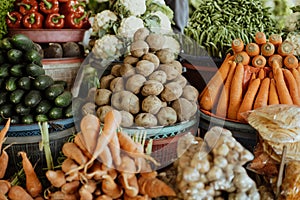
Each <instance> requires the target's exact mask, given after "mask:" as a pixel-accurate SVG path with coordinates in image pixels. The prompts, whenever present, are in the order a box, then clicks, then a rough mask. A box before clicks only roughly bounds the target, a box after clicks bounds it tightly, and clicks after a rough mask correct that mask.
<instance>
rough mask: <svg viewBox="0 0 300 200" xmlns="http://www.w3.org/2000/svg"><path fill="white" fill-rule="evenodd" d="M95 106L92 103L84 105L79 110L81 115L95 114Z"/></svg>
mask: <svg viewBox="0 0 300 200" xmlns="http://www.w3.org/2000/svg"><path fill="white" fill-rule="evenodd" d="M95 110H96V105H95V103H92V102H87V103H85V104H84V105H83V106H82V108H81V113H82V115H87V114H95Z"/></svg>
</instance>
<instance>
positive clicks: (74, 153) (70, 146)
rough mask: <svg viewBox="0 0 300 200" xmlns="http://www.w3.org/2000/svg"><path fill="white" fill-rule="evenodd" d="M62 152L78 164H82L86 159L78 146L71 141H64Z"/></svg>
mask: <svg viewBox="0 0 300 200" xmlns="http://www.w3.org/2000/svg"><path fill="white" fill-rule="evenodd" d="M62 152H63V154H64V155H65V156H66V157H67V158H70V159H73V160H75V161H76V163H78V164H79V165H84V164H85V163H86V162H87V160H88V159H87V157H86V156H85V155H84V154H83V153H82V151H81V150H80V149H79V147H78V146H77V145H76V144H75V143H73V142H66V143H64V145H63V147H62Z"/></svg>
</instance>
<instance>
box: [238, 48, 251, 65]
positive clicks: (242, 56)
mask: <svg viewBox="0 0 300 200" xmlns="http://www.w3.org/2000/svg"><path fill="white" fill-rule="evenodd" d="M234 61H235V62H236V63H242V64H243V65H248V64H249V63H250V56H249V55H248V54H247V53H246V51H241V52H238V53H236V54H235V55H234Z"/></svg>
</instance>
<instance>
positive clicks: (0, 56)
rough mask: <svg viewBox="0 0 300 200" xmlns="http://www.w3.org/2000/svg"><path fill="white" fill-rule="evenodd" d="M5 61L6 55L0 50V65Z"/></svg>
mask: <svg viewBox="0 0 300 200" xmlns="http://www.w3.org/2000/svg"><path fill="white" fill-rule="evenodd" d="M5 62H6V56H5V55H4V53H3V52H0V65H2V64H3V63H5Z"/></svg>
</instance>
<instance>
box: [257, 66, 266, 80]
mask: <svg viewBox="0 0 300 200" xmlns="http://www.w3.org/2000/svg"><path fill="white" fill-rule="evenodd" d="M265 77H266V74H265V70H264V69H260V70H259V72H258V78H260V79H261V80H263V79H264V78H265Z"/></svg>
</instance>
